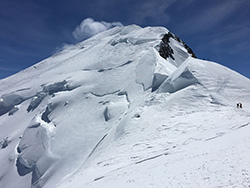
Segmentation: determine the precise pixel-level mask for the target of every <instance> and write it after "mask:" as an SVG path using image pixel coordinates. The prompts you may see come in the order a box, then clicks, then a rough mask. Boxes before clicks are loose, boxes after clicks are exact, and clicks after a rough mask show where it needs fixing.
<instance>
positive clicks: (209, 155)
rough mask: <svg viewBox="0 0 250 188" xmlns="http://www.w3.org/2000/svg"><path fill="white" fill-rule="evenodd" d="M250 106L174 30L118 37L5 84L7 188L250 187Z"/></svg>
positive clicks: (3, 179) (94, 41)
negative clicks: (239, 106) (238, 104)
mask: <svg viewBox="0 0 250 188" xmlns="http://www.w3.org/2000/svg"><path fill="white" fill-rule="evenodd" d="M249 98H250V80H249V79H247V78H245V77H244V76H242V75H240V74H238V73H236V72H234V71H232V70H230V69H228V68H226V67H224V66H222V65H219V64H217V63H214V62H209V61H204V60H199V59H197V58H195V57H194V54H193V52H192V51H191V49H189V48H188V47H187V46H186V44H185V43H184V42H182V41H181V40H180V39H179V38H178V37H176V36H175V35H174V34H171V33H170V32H169V31H168V30H167V29H165V28H162V27H146V28H141V27H139V26H136V25H131V26H126V27H115V28H112V29H110V30H108V31H105V32H102V33H100V34H97V35H95V36H94V37H92V38H90V39H88V40H85V41H83V42H81V43H79V44H77V45H75V46H70V47H68V48H67V49H65V50H64V51H62V52H60V53H58V54H55V55H53V56H52V57H50V58H48V59H45V60H44V61H42V62H40V63H38V64H36V65H34V66H32V67H30V68H28V69H26V70H23V71H21V72H19V73H17V74H15V75H13V76H11V77H8V78H6V79H3V80H0V188H17V187H20V188H28V187H32V188H52V187H53V188H54V187H58V188H82V187H88V188H100V187H102V188H110V187H119V188H128V187H131V188H140V187H143V188H164V187H166V188H170V187H173V188H177V187H178V188H179V187H185V188H189V187H190V188H200V187H204V188H205V187H207V188H211V187H227V188H228V187H232V188H233V187H239V188H241V187H250V163H249V157H250V101H249ZM238 102H241V103H242V104H243V108H237V107H236V104H237V103H238Z"/></svg>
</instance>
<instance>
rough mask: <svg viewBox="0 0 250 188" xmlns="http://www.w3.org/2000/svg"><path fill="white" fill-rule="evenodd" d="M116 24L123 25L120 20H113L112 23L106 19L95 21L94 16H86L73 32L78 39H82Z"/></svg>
mask: <svg viewBox="0 0 250 188" xmlns="http://www.w3.org/2000/svg"><path fill="white" fill-rule="evenodd" d="M115 26H123V25H122V23H120V22H112V23H108V22H104V21H101V22H98V21H95V20H94V19H93V18H86V19H84V20H83V21H82V22H81V23H80V25H78V26H77V27H76V28H75V30H74V31H73V33H72V34H73V36H74V38H75V39H76V40H82V39H86V38H89V37H92V36H93V35H96V34H97V33H100V32H102V31H106V30H108V29H110V28H112V27H115Z"/></svg>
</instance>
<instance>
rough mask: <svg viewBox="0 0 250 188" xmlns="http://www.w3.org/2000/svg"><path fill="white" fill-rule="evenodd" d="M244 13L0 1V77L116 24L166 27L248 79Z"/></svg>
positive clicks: (221, 5) (176, 5) (248, 31)
mask: <svg viewBox="0 0 250 188" xmlns="http://www.w3.org/2000/svg"><path fill="white" fill-rule="evenodd" d="M249 10H250V1H249V0H22V1H20V0H0V79H1V78H4V77H7V76H9V75H12V74H14V73H16V72H18V71H20V70H23V69H25V68H27V67H29V66H31V65H33V64H35V63H37V62H39V61H41V60H43V59H45V58H47V57H49V56H51V55H52V54H53V53H55V52H56V51H58V49H61V48H62V47H63V46H64V45H65V44H74V43H76V42H78V41H79V40H80V39H83V38H86V37H88V36H90V35H92V34H93V33H94V32H95V29H97V31H96V32H98V31H101V30H105V29H107V28H110V27H112V26H115V25H119V24H123V25H130V24H137V25H140V26H142V27H145V26H163V27H166V28H168V29H169V30H170V31H171V32H173V33H174V34H176V35H177V36H179V37H180V38H181V39H182V40H183V41H184V42H185V43H187V45H188V46H190V47H191V49H193V51H194V52H195V53H196V55H197V56H198V58H201V59H209V60H211V61H215V62H218V63H220V64H223V65H225V66H227V67H229V68H231V69H233V70H235V71H237V72H239V73H241V74H243V75H245V76H246V77H248V78H250V61H249V59H250V13H249ZM87 18H91V19H88V20H87V21H90V22H91V23H92V26H93V27H92V28H87V29H90V31H89V32H88V31H87V30H86V27H85V29H84V26H86V23H83V22H82V21H83V20H85V22H86V19H87ZM93 20H95V21H96V22H94V21H93ZM101 21H103V22H101ZM84 24H85V25H84ZM77 28H78V29H77ZM77 30H78V31H77ZM81 32H82V33H81Z"/></svg>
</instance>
